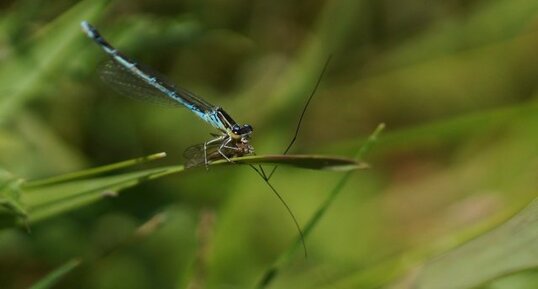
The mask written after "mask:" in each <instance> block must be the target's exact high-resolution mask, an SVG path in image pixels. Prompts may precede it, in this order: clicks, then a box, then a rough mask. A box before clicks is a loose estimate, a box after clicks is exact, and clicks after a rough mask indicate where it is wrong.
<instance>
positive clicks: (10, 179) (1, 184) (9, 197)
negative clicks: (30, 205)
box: [0, 170, 27, 223]
mask: <svg viewBox="0 0 538 289" xmlns="http://www.w3.org/2000/svg"><path fill="white" fill-rule="evenodd" d="M22 182H23V180H22V179H21V178H17V177H15V176H13V175H11V174H9V173H8V172H6V171H3V170H0V206H1V207H2V208H3V209H5V211H6V212H1V213H0V218H1V219H5V218H7V219H10V220H11V219H13V217H19V218H23V219H25V218H26V216H27V210H26V206H25V205H24V204H23V203H22V201H21V188H20V185H21V184H22ZM3 215H7V216H6V217H4V216H3ZM2 223H3V222H2Z"/></svg>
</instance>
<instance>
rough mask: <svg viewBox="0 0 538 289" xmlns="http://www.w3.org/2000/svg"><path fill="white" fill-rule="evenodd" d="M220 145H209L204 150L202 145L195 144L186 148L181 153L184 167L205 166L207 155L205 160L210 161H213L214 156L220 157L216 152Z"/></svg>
mask: <svg viewBox="0 0 538 289" xmlns="http://www.w3.org/2000/svg"><path fill="white" fill-rule="evenodd" d="M219 146H220V143H217V144H210V145H208V146H207V147H206V149H205V150H204V144H203V143H200V144H196V145H193V146H190V147H188V148H187V149H185V151H184V152H183V157H184V158H185V167H187V168H191V167H197V166H200V165H204V164H205V156H206V153H207V160H208V161H210V160H212V159H215V157H216V155H220V154H219V152H218V147H219Z"/></svg>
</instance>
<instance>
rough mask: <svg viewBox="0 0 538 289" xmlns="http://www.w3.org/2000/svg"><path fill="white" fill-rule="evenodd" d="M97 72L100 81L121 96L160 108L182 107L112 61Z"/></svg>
mask: <svg viewBox="0 0 538 289" xmlns="http://www.w3.org/2000/svg"><path fill="white" fill-rule="evenodd" d="M99 70H100V71H99V72H100V77H101V80H102V81H103V82H104V83H106V84H107V85H108V86H109V87H110V88H112V89H113V90H114V91H116V92H117V93H119V94H121V95H124V96H127V97H129V98H132V99H134V100H138V101H143V102H149V103H153V104H158V105H162V106H169V107H181V106H182V104H181V103H180V102H178V101H177V100H175V99H173V98H170V97H169V96H167V95H166V94H164V93H163V92H161V91H160V90H158V89H157V88H155V87H153V86H152V85H150V84H148V83H147V82H145V81H144V80H142V79H141V78H140V77H138V76H136V75H134V74H133V73H131V72H130V71H129V70H128V69H127V68H125V67H123V66H121V65H120V64H118V63H117V62H115V61H113V60H110V61H107V62H105V63H104V64H103V65H102V66H101V67H100V69H99Z"/></svg>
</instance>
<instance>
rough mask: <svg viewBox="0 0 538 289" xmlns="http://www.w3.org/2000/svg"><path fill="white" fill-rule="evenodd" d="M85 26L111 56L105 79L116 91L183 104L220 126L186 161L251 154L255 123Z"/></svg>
mask: <svg viewBox="0 0 538 289" xmlns="http://www.w3.org/2000/svg"><path fill="white" fill-rule="evenodd" d="M81 26H82V29H83V30H84V32H85V33H86V35H88V37H89V38H90V39H92V40H93V41H95V42H96V43H97V44H98V45H99V46H100V47H101V48H102V49H103V50H104V51H105V52H106V53H107V54H108V55H109V56H110V57H111V58H112V62H109V63H107V65H106V66H105V67H104V69H103V74H102V79H103V81H104V82H106V83H108V84H109V85H111V86H112V87H113V88H114V89H115V90H116V91H118V92H120V93H122V94H125V95H127V96H129V97H132V98H136V99H146V100H150V101H153V102H160V103H164V104H167V105H175V106H183V107H185V108H187V109H188V110H190V111H192V112H193V113H194V114H196V115H197V116H198V117H200V118H201V119H202V120H204V121H206V122H207V123H209V124H210V125H212V126H213V127H215V128H216V129H217V130H219V133H218V134H212V136H213V137H214V138H213V139H210V140H208V141H206V142H204V143H203V144H199V145H195V146H192V147H190V148H187V150H185V157H186V158H187V165H188V166H194V165H198V164H201V163H204V164H205V165H206V166H207V164H208V163H209V162H210V161H213V160H217V159H223V158H224V159H226V160H228V161H230V162H231V160H230V158H232V157H239V156H243V155H248V154H251V153H253V152H254V148H253V147H252V145H251V144H250V136H251V134H252V130H253V129H252V126H250V125H248V124H245V125H239V124H237V123H236V122H235V121H234V120H233V119H232V117H231V116H230V115H229V114H228V113H226V111H224V109H222V108H221V107H218V106H215V105H212V104H210V103H209V102H207V101H206V100H204V99H202V98H200V97H198V96H196V95H194V94H193V93H191V92H189V91H187V90H185V89H183V88H180V87H176V86H174V85H171V84H169V83H168V82H167V81H165V80H164V79H162V78H160V77H157V76H156V75H154V74H152V73H150V72H149V71H148V70H146V69H144V68H142V67H141V66H140V65H139V64H137V63H136V62H134V61H132V60H131V59H129V58H128V57H127V56H125V55H123V54H122V53H121V52H119V51H118V50H117V49H115V48H114V47H113V46H112V45H110V44H109V43H108V42H107V41H106V40H105V39H104V38H103V36H101V34H100V33H99V32H98V31H97V29H95V28H94V27H93V26H92V25H90V24H89V23H88V22H86V21H83V22H81Z"/></svg>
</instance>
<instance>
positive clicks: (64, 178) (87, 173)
mask: <svg viewBox="0 0 538 289" xmlns="http://www.w3.org/2000/svg"><path fill="white" fill-rule="evenodd" d="M164 157H166V153H164V152H163V153H156V154H152V155H149V156H145V157H140V158H136V159H131V160H127V161H123V162H119V163H115V164H110V165H106V166H101V167H97V168H91V169H88V170H82V171H78V172H73V173H68V174H63V175H59V176H54V177H51V178H46V179H40V180H35V181H27V182H25V184H24V188H31V187H37V186H46V185H52V184H56V183H63V182H68V181H73V180H76V179H82V178H88V177H92V176H96V175H99V174H104V173H108V172H111V171H115V170H119V169H123V168H127V167H130V166H135V165H139V164H143V163H146V162H150V161H153V160H158V159H161V158H164Z"/></svg>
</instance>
